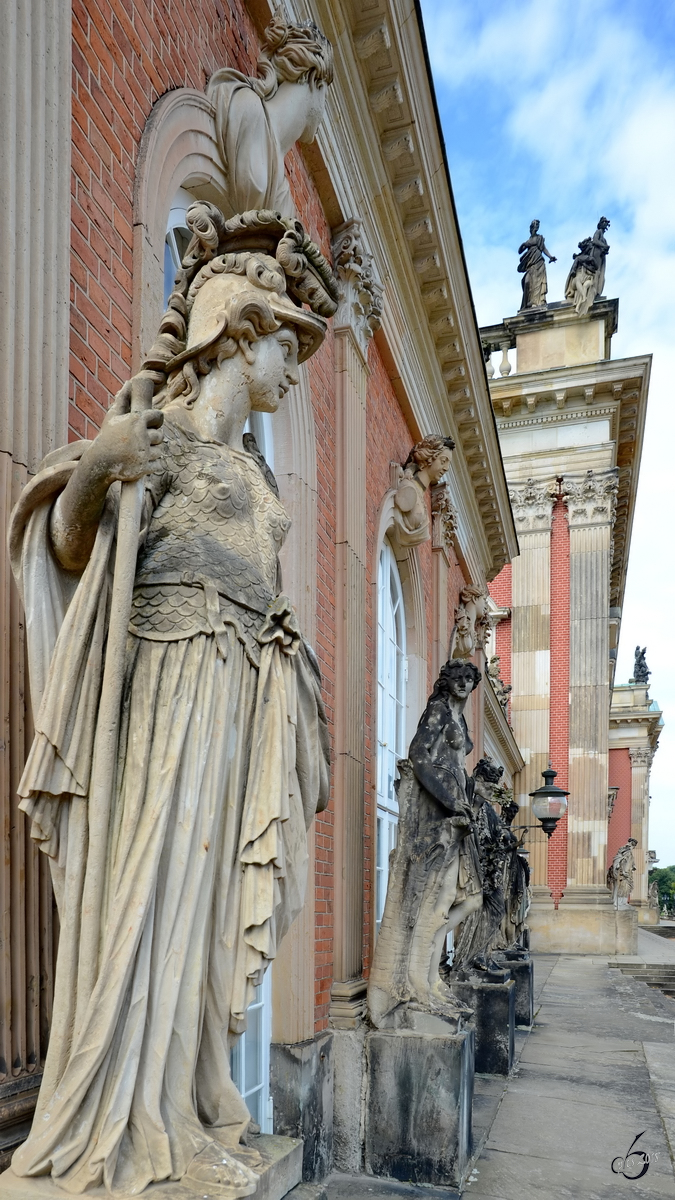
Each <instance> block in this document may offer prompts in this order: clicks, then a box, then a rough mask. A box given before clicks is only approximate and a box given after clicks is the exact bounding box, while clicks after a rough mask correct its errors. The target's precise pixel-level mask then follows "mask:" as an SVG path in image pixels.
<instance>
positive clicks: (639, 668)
mask: <svg viewBox="0 0 675 1200" xmlns="http://www.w3.org/2000/svg"><path fill="white" fill-rule="evenodd" d="M646 654H647V647H646V646H643V647H642V649H640V647H639V646H636V647H635V664H634V666H633V679H634V680H635V682H636V683H647V684H648V683H649V676H650V675H651V671H650V670H649V667H648V666H647V659H646V657H645V655H646Z"/></svg>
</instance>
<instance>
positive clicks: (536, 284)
mask: <svg viewBox="0 0 675 1200" xmlns="http://www.w3.org/2000/svg"><path fill="white" fill-rule="evenodd" d="M539 224H540V222H539V221H533V222H532V224H531V225H530V236H529V238H528V239H527V241H526V242H523V244H522V245H521V246H519V247H518V253H519V254H520V256H521V258H520V262H519V263H518V270H519V272H520V273H521V275H522V276H523V303H522V304H521V306H520V311H521V312H522V311H523V309H526V308H543V306H544V305H545V304H546V293H547V291H548V282H547V279H546V263H545V261H544V255H546V257H547V259H548V260H549V262H552V263H553V262H557V259H555V258H554V257H553V255H552V254H549V252H548V250H547V249H546V245H545V243H544V239H543V237H542V235H541V234H540V233H539Z"/></svg>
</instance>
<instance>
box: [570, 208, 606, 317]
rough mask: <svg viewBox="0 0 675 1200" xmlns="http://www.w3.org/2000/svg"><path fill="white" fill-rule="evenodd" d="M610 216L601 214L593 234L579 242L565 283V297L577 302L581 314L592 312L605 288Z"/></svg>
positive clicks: (578, 311) (574, 302)
mask: <svg viewBox="0 0 675 1200" xmlns="http://www.w3.org/2000/svg"><path fill="white" fill-rule="evenodd" d="M609 225H610V223H609V221H608V220H607V217H601V218H600V220H599V221H598V228H597V229H596V231H595V233H594V234H593V237H590V238H584V240H583V241H582V242H579V253H578V254H574V255H573V257H572V266H571V267H570V273H569V275H568V276H567V282H566V283H565V299H566V300H569V301H570V303H571V304H573V305H574V307H575V309H576V311H577V313H578V314H579V316H580V317H584V316H585V315H586V313H587V312H588V311H589V309H590V307H591V305H592V304H593V301H594V300H595V299H596V297H597V296H601V295H602V293H603V291H604V287H605V264H606V259H607V255H608V254H609V245H608V244H607V240H606V238H605V234H606V232H607V230H608V229H609Z"/></svg>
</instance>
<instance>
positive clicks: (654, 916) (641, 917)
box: [637, 908, 660, 925]
mask: <svg viewBox="0 0 675 1200" xmlns="http://www.w3.org/2000/svg"><path fill="white" fill-rule="evenodd" d="M637 915H638V925H658V924H659V921H660V913H659V912H658V909H656V908H638V910H637Z"/></svg>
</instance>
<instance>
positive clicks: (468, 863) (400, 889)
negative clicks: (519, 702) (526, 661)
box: [368, 660, 483, 1029]
mask: <svg viewBox="0 0 675 1200" xmlns="http://www.w3.org/2000/svg"><path fill="white" fill-rule="evenodd" d="M480 679H481V673H480V671H479V670H478V668H477V667H475V666H474V665H473V663H471V662H460V661H459V660H454V661H451V660H449V661H448V662H447V663H446V664H445V665H444V666H443V667H442V668H441V672H440V674H439V677H438V679H437V680H436V684H435V686H434V690H433V692H432V693H431V696H430V698H429V702H428V704H427V707H426V709H425V711H424V713H423V715H422V718H421V720H420V723H419V725H418V727H417V732H416V733H415V736H414V738H413V740H412V742H411V744H410V751H409V754H408V758H407V759H405V760H403V761H402V762H400V763H399V771H400V779H399V780H398V784H397V795H398V802H399V810H400V817H399V826H398V845H397V847H396V849H395V851H394V853H393V858H392V863H391V868H390V873H389V887H388V890H387V899H386V903H385V908H384V914H383V917H382V925H381V927H380V932H379V935H378V939H377V942H376V945H375V954H374V957H373V965H372V968H371V973H370V979H369V983H368V1008H369V1012H370V1019H371V1021H372V1023H373V1025H374V1026H375V1027H376V1028H378V1029H396V1028H403V1029H405V1028H408V1029H415V1028H419V1027H420V1025H419V1019H418V1018H419V1015H420V1014H422V1016H424V1015H426V1014H432V1015H435V1016H438V1017H441V1018H443V1019H445V1021H447V1022H448V1023H449V1024H450V1025H451V1026H452V1027H453V1028H454V1029H457V1028H458V1027H459V1024H460V1022H461V1017H462V1016H463V1015H466V1014H467V1012H468V1010H467V1009H466V1008H465V1007H464V1006H463V1005H462V1004H460V1003H459V1002H458V1001H457V1000H456V999H455V997H454V996H453V995H452V993H451V992H450V989H449V988H448V987H447V986H446V984H445V983H444V982H443V981H442V979H441V976H440V972H439V965H440V962H441V957H442V955H443V954H444V952H445V944H446V938H447V935H448V933H449V932H450V931H451V930H454V929H456V928H457V926H458V925H459V924H460V923H461V922H462V921H465V920H466V919H467V918H468V917H469V916H470V914H471V913H472V912H474V911H475V910H477V909H480V908H481V905H482V902H483V892H482V879H481V870H480V863H479V857H478V845H477V842H476V836H475V814H474V810H473V808H472V803H471V796H472V787H471V781H470V779H469V777H468V775H467V773H466V769H465V759H466V755H467V754H469V753H470V752H471V750H472V748H473V744H472V742H471V739H470V737H469V732H468V729H467V724H466V720H465V718H464V709H465V706H466V703H467V701H468V699H469V696H470V695H471V693H472V691H473V690H474V688H476V687H477V686H478V683H479V682H480Z"/></svg>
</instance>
